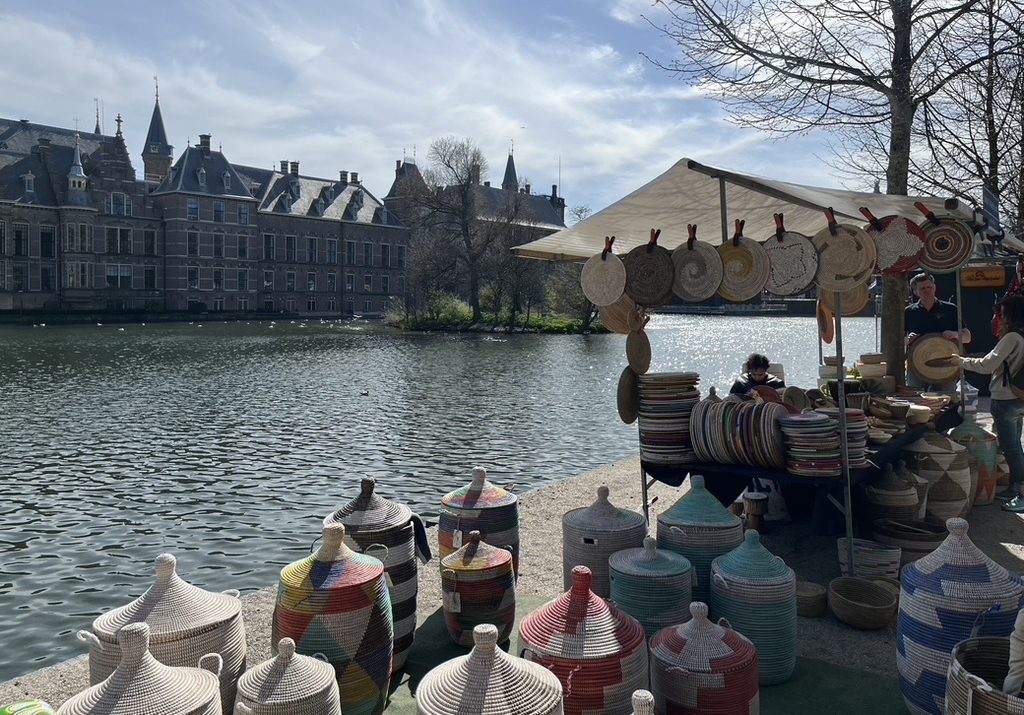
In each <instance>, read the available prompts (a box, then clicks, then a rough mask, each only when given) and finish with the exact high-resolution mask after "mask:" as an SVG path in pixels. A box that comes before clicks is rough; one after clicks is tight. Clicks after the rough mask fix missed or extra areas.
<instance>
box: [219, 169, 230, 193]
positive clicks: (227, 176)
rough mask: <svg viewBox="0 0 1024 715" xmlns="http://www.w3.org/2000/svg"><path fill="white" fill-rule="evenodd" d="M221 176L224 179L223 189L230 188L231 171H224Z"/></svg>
mask: <svg viewBox="0 0 1024 715" xmlns="http://www.w3.org/2000/svg"><path fill="white" fill-rule="evenodd" d="M221 178H222V179H223V180H224V188H225V189H230V188H231V172H228V171H225V172H224V175H223V176H222V177H221Z"/></svg>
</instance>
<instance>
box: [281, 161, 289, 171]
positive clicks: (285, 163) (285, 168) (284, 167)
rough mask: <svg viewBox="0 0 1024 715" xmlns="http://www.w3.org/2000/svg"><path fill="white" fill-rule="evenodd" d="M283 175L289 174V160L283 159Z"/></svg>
mask: <svg viewBox="0 0 1024 715" xmlns="http://www.w3.org/2000/svg"><path fill="white" fill-rule="evenodd" d="M281 173H282V174H287V173H288V160H287V159H281Z"/></svg>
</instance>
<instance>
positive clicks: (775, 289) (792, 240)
mask: <svg viewBox="0 0 1024 715" xmlns="http://www.w3.org/2000/svg"><path fill="white" fill-rule="evenodd" d="M761 245H762V246H764V250H765V252H766V253H767V254H768V263H769V265H770V267H771V270H770V271H769V273H768V282H767V283H766V284H765V290H767V291H768V292H769V293H772V294H774V295H796V294H797V293H803V292H804V291H805V290H807V289H808V288H809V287H810V285H811V284H812V283H813V282H814V276H815V275H817V273H818V251H817V249H816V248H815V247H814V244H813V243H812V242H811V239H810V238H808V237H807V236H805V235H803V234H802V233H796V232H794V231H786V232H785V233H783V234H782V238H781V239H780V238H777V237H775V236H772V237H771V238H769V239H768V240H767V241H764V242H763V243H762V244H761Z"/></svg>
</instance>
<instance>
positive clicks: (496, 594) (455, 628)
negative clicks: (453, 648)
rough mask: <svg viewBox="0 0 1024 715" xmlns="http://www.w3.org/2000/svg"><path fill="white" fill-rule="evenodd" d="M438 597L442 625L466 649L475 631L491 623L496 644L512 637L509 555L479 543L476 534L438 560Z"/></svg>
mask: <svg viewBox="0 0 1024 715" xmlns="http://www.w3.org/2000/svg"><path fill="white" fill-rule="evenodd" d="M441 594H442V598H443V607H444V622H445V624H446V625H447V626H448V634H449V635H450V636H451V637H452V640H453V641H455V642H456V643H458V644H459V645H461V646H466V647H467V648H468V647H470V646H472V645H473V643H474V638H475V636H474V628H475V627H476V626H478V625H480V624H482V623H490V624H493V625H494V626H495V627H496V628H497V630H498V642H499V643H504V642H505V641H507V640H508V638H509V636H510V635H511V634H512V626H513V624H514V623H515V620H516V579H515V574H513V573H512V554H511V553H510V552H509V551H508V550H507V549H498V548H495V547H493V546H490V545H489V544H486V543H484V542H483V541H481V540H480V532H479V531H471V532H469V540H468V541H467V542H466V544H465V545H464V546H463V547H462V548H461V549H459V550H458V551H456V552H455V553H453V554H449V555H448V556H445V557H444V558H443V559H441Z"/></svg>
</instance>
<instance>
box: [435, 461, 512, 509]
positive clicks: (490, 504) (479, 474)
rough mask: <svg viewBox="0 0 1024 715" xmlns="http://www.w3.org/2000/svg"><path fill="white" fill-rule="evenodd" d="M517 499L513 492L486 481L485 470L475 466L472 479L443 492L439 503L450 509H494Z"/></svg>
mask: <svg viewBox="0 0 1024 715" xmlns="http://www.w3.org/2000/svg"><path fill="white" fill-rule="evenodd" d="M517 501H519V497H517V496H516V495H515V494H513V493H512V492H510V491H508V490H506V489H502V488H501V487H499V486H495V485H494V484H492V483H491V482H490V481H488V479H487V470H485V469H484V468H483V467H475V468H474V469H473V481H471V482H470V483H469V484H467V485H466V486H464V487H461V488H459V489H456V490H455V491H453V492H448V493H447V494H445V495H444V498H442V499H441V504H442V505H443V506H446V507H448V508H450V509H494V508H496V507H502V506H509V505H510V504H515V503H516V502H517Z"/></svg>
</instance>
